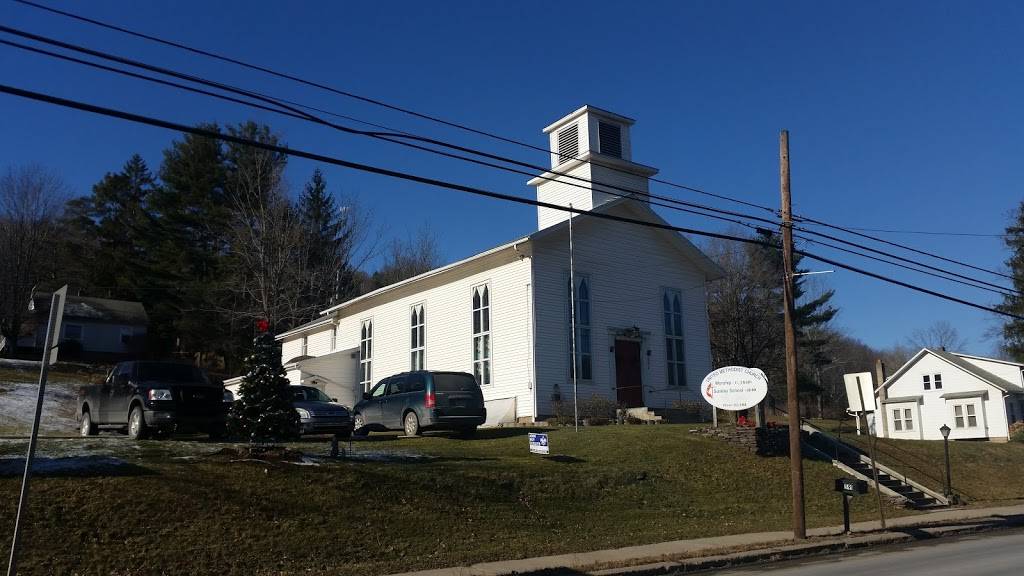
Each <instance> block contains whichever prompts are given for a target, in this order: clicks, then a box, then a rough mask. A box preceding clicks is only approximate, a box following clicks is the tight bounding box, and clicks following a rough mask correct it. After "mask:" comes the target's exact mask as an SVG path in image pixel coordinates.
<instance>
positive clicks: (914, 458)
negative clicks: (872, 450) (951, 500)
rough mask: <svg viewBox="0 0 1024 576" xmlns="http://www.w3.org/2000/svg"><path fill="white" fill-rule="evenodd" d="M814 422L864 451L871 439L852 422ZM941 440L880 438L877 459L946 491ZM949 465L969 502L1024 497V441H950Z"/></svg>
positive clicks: (987, 502)
mask: <svg viewBox="0 0 1024 576" xmlns="http://www.w3.org/2000/svg"><path fill="white" fill-rule="evenodd" d="M812 422H813V423H814V424H815V425H817V426H819V427H821V428H823V429H825V430H828V431H831V432H832V433H833V434H836V433H838V432H840V431H841V432H842V439H843V441H845V442H849V443H850V444H853V445H855V446H857V447H859V448H861V449H862V450H864V451H865V453H866V452H867V450H868V437H867V436H857V435H856V426H855V424H854V423H853V422H852V421H851V420H846V421H844V422H842V424H841V425H840V423H839V422H838V421H836V420H815V421H812ZM942 444H943V443H942V442H940V441H934V440H893V439H891V438H879V439H878V447H877V450H878V452H877V453H876V458H878V461H879V462H881V463H883V464H885V465H887V466H889V467H891V468H893V469H895V470H896V471H898V472H901V473H903V474H906V475H907V476H908V477H909V478H911V479H912V480H916V481H918V482H920V483H922V484H924V485H925V486H928V487H929V488H932V489H934V490H937V491H939V492H940V493H941V492H942V489H943V481H944V480H943V479H944V478H945V469H946V468H945V456H944V454H943V447H942ZM949 468H950V472H951V476H952V480H953V488H954V489H955V490H956V491H957V492H958V493H960V494H962V495H963V496H964V497H965V498H967V500H968V502H969V503H970V504H977V505H982V506H992V505H997V504H1000V503H1004V502H1007V501H1011V500H1024V482H1022V481H1021V473H1022V472H1024V443H1020V442H1007V443H999V442H974V441H957V442H950V443H949Z"/></svg>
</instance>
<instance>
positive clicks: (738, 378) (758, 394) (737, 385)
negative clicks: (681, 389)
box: [700, 366, 768, 411]
mask: <svg viewBox="0 0 1024 576" xmlns="http://www.w3.org/2000/svg"><path fill="white" fill-rule="evenodd" d="M700 392H701V395H703V396H704V399H705V400H707V402H708V404H711V405H712V406H714V407H715V408H721V409H722V410H734V411H735V410H746V409H748V408H753V407H754V406H757V404H758V403H759V402H760V401H761V400H764V397H765V396H767V395H768V377H767V376H765V374H764V372H762V371H761V370H760V369H758V368H745V367H743V366H726V367H724V368H719V369H718V370H715V371H714V372H712V373H710V374H708V375H707V376H705V377H704V382H702V383H701V386H700Z"/></svg>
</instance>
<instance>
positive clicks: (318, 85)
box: [14, 0, 776, 214]
mask: <svg viewBox="0 0 1024 576" xmlns="http://www.w3.org/2000/svg"><path fill="white" fill-rule="evenodd" d="M14 1H15V2H18V3H20V4H24V5H26V6H31V7H33V8H37V9H40V10H45V11H47V12H50V13H53V14H58V15H60V16H65V17H67V18H72V19H74V20H78V21H80V22H86V23H88V24H92V25H95V26H100V27H102V28H106V29H108V30H114V31H116V32H121V33H123V34H128V35H129V36H134V37H136V38H142V39H144V40H149V41H151V42H157V43H160V44H163V45H165V46H171V47H173V48H178V49H179V50H185V51H187V52H191V53H193V54H198V55H200V56H205V57H207V58H213V59H215V60H220V61H222V62H228V63H230V64H235V65H237V66H242V67H244V68H248V69H250V70H256V71H259V72H263V73H265V74H270V75H271V76H276V77H278V78H283V79H285V80H291V81H293V82H298V83H300V84H304V85H306V86H310V87H313V88H319V89H321V90H326V91H328V92H331V93H333V94H337V95H339V96H345V97H346V98H352V99H354V100H359V101H361V102H366V103H368V104H373V105H375V106H380V107H382V108H387V109H389V110H393V111H395V112H401V113H402V114H407V115H409V116H414V117H416V118H420V119H422V120H429V121H431V122H435V123H438V124H442V125H445V126H449V127H451V128H457V129H459V130H463V131H466V132H470V133H473V134H477V135H479V136H486V137H487V138H492V139H494V140H499V141H501V142H505V143H508V144H515V145H516V146H522V147H524V148H529V149H531V150H537V151H540V152H543V153H545V154H550V153H551V151H550V150H547V149H545V148H541V147H540V146H535V145H533V144H530V143H528V142H523V141H521V140H516V139H514V138H508V137H506V136H501V135H500V134H495V133H493V132H488V131H486V130H480V129H477V128H473V127H471V126H467V125H465V124H460V123H458V122H453V121H450V120H445V119H443V118H440V117H438V116H433V115H430V114H424V113H422V112H417V111H415V110H412V109H409V108H404V107H402V106H397V105H395V104H389V103H387V102H384V101H383V100H379V99H376V98H370V97H368V96H361V95H359V94H355V93H353V92H349V91H347V90H342V89H339V88H334V87H332V86H327V85H326V84H322V83H319V82H315V81H312V80H307V79H305V78H301V77H299V76H295V75H292V74H288V73H286V72H280V71H277V70H274V69H271V68H267V67H265V66H260V65H258V64H251V63H249V62H245V61H242V60H239V59H236V58H231V57H229V56H224V55H221V54H217V53H214V52H210V51H208V50H203V49H200V48H195V47H192V46H188V45H186V44H183V43H180V42H175V41H173V40H166V39H164V38H160V37H158V36H153V35H151V34H145V33H142V32H138V31H135V30H131V29H129V28H125V27H123V26H117V25H115V24H110V23H107V22H103V21H100V20H96V19H94V18H89V17H87V16H82V15H79V14H75V13H73V12H68V11H65V10H59V9H57V8H52V7H50V6H46V5H43V4H38V3H36V2H31V1H29V0H14ZM559 156H561V157H562V158H569V157H570V156H568V155H565V154H559ZM571 158H572V159H574V160H580V161H582V162H584V163H587V164H589V163H591V161H590V160H588V159H583V158H582V157H571ZM609 168H611V169H613V170H616V171H620V172H621V171H622V170H621V169H619V168H616V167H609ZM651 180H652V181H654V182H658V183H660V184H665V185H667V186H672V187H674V188H678V189H680V190H687V191H690V192H695V193H697V194H703V195H706V196H710V197H713V198H718V199H720V200H728V201H730V202H736V203H738V204H743V205H745V206H749V207H751V208H759V209H761V210H766V211H768V212H771V213H772V214H775V213H776V210H775V209H774V208H770V207H768V206H763V205H760V204H756V203H753V202H748V201H746V200H740V199H739V198H732V197H730V196H726V195H724V194H716V193H714V192H708V191H706V190H702V189H700V188H695V187H693V186H686V185H684V184H678V183H676V182H671V181H668V180H663V179H660V178H651Z"/></svg>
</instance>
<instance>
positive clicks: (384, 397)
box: [352, 371, 487, 436]
mask: <svg viewBox="0 0 1024 576" xmlns="http://www.w3.org/2000/svg"><path fill="white" fill-rule="evenodd" d="M352 411H353V413H354V414H355V428H356V430H357V433H361V432H362V433H365V432H366V431H369V430H404V431H405V434H406V435H407V436H414V435H416V434H419V433H420V432H421V431H423V430H431V429H445V430H457V431H460V432H464V433H471V432H473V431H474V430H476V427H477V426H479V425H481V424H483V423H484V420H486V419H487V409H486V408H484V396H483V393H481V392H480V385H479V384H477V382H476V378H474V377H473V375H472V374H466V373H465V372H425V371H424V372H406V373H404V374H398V375H396V376H391V377H389V378H385V379H383V380H381V381H380V382H378V383H377V385H376V386H374V387H373V389H371V390H370V391H369V392H367V393H365V394H363V400H362V401H361V402H359V403H358V404H356V405H355V408H353V409H352Z"/></svg>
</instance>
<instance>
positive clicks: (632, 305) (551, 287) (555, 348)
mask: <svg viewBox="0 0 1024 576" xmlns="http://www.w3.org/2000/svg"><path fill="white" fill-rule="evenodd" d="M573 234H574V238H573V239H574V258H575V270H576V272H577V273H578V274H580V275H582V276H586V277H587V278H588V279H589V281H590V287H591V316H592V321H591V333H592V339H593V345H592V353H593V375H594V378H593V381H592V382H585V381H580V384H579V386H578V389H579V391H578V394H579V398H580V400H581V401H582V400H583V399H586V398H589V397H590V396H591V395H594V394H596V395H600V396H604V397H607V398H610V399H615V398H616V395H615V390H614V387H615V366H614V358H615V356H614V352H612V351H611V347H612V346H613V345H614V342H615V331H617V330H622V329H628V328H631V327H634V326H636V327H637V328H639V329H640V331H641V332H642V333H643V334H644V338H643V342H642V344H641V365H642V374H641V375H642V379H643V385H644V403H645V404H646V405H647V406H649V407H669V406H671V404H672V402H673V401H676V400H697V399H699V398H700V393H699V389H698V387H699V384H700V381H701V379H702V378H703V377H704V376H705V375H706V374H707V373H708V372H709V371H710V370H711V352H710V346H709V339H708V323H707V304H706V297H705V290H704V283H705V277H704V273H703V272H702V271H701V270H700V269H699V268H698V267H697V265H696V264H695V263H694V262H692V261H690V260H689V259H688V257H687V256H685V255H683V254H682V253H681V252H680V251H679V250H678V249H676V248H675V247H673V246H672V244H671V242H670V241H667V240H666V238H665V236H664V233H663V232H661V231H658V230H655V229H651V228H643V227H639V226H635V225H630V224H626V223H619V222H611V221H607V220H596V219H587V218H586V217H581V218H576V219H574V220H573ZM533 242H534V245H533V252H534V288H535V298H536V342H537V344H536V352H535V354H536V370H537V383H536V385H537V404H538V413H539V414H540V415H550V414H551V413H552V407H551V395H552V393H553V392H554V389H555V386H556V385H557V387H558V389H559V391H560V395H561V398H562V400H563V401H567V400H569V401H571V399H572V382H571V380H570V376H569V334H570V330H569V311H568V310H569V305H568V278H569V252H568V234H567V230H564V229H563V230H559V231H557V232H554V233H551V234H550V235H547V236H545V237H543V238H538V239H535V240H534V241H533ZM665 288H672V289H678V290H679V291H680V292H681V294H682V296H683V300H684V310H683V314H684V316H683V321H684V334H685V339H684V342H685V352H686V371H687V380H688V385H687V386H685V387H674V388H672V389H670V390H669V389H667V372H666V364H665V362H666V361H665V334H664V326H663V316H662V292H663V290H664V289H665ZM648 352H649V355H648Z"/></svg>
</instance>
